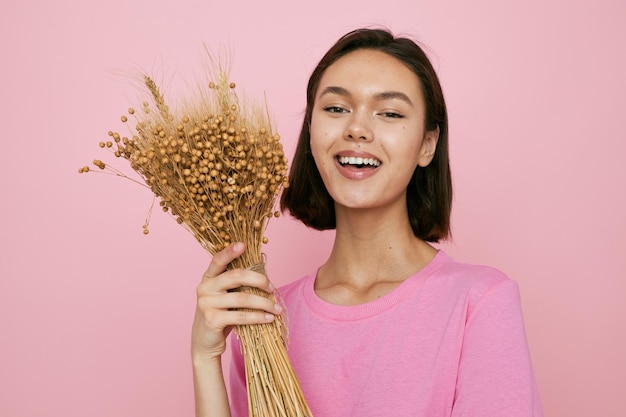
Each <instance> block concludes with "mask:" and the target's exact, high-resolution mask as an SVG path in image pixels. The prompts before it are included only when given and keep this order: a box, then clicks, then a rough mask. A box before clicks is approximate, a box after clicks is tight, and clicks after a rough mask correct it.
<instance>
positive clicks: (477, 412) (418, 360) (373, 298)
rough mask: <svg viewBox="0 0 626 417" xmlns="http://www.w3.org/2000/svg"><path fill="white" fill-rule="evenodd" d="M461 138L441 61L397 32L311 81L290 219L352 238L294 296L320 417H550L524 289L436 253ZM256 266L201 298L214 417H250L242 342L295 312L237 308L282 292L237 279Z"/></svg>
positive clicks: (238, 249) (301, 356) (340, 57)
mask: <svg viewBox="0 0 626 417" xmlns="http://www.w3.org/2000/svg"><path fill="white" fill-rule="evenodd" d="M447 123H448V122H447V111H446V106H445V101H444V97H443V94H442V91H441V86H440V84H439V80H438V78H437V75H436V73H435V71H434V69H433V67H432V65H431V64H430V62H429V60H428V58H427V56H426V55H425V54H424V52H423V51H422V50H421V49H420V48H419V47H418V46H417V45H416V44H415V43H414V42H413V41H411V40H409V39H406V38H395V37H394V36H393V35H392V34H391V33H389V32H388V31H385V30H374V29H360V30H356V31H354V32H351V33H349V34H347V35H345V36H344V37H342V38H341V39H340V40H339V41H338V42H337V43H336V44H335V45H334V46H333V47H332V48H331V49H330V50H329V51H328V52H327V53H326V55H325V56H324V57H323V58H322V60H321V61H320V63H319V64H318V66H317V67H316V69H315V70H314V72H313V74H312V75H311V78H310V80H309V85H308V89H307V107H306V114H305V118H304V122H303V126H302V131H301V134H300V138H299V142H298V145H297V149H296V154H295V156H294V159H293V163H292V167H291V173H290V187H289V188H288V189H286V190H285V192H284V193H283V196H282V199H281V205H282V208H283V209H284V210H288V211H289V212H290V213H291V215H292V216H294V217H295V218H297V219H299V220H301V221H302V222H303V223H304V224H306V225H307V226H310V227H313V228H315V229H319V230H324V229H336V237H335V242H334V246H333V248H332V251H331V253H330V256H329V258H328V260H327V261H326V262H325V263H324V264H323V265H322V266H320V268H319V269H318V270H317V271H315V272H314V273H313V274H311V275H308V276H305V277H304V278H302V279H300V280H298V281H295V282H293V283H291V284H289V285H286V286H285V287H283V288H282V289H280V293H281V296H282V298H283V299H284V302H285V305H286V308H287V309H288V313H289V324H290V329H289V332H290V345H289V355H290V358H291V361H292V364H293V366H294V369H295V371H296V373H297V375H298V378H299V380H300V384H301V386H302V389H303V392H304V394H305V397H306V398H307V401H308V403H309V406H310V407H311V410H312V412H313V415H314V416H315V417H348V416H358V417H370V416H372V417H373V416H381V417H383V416H384V417H388V416H390V415H394V416H424V417H436V416H442V417H443V416H465V417H498V416H502V417H516V416H524V417H527V416H541V415H542V411H541V405H540V401H539V397H538V394H537V390H536V386H535V381H534V377H533V371H532V367H531V362H530V359H529V353H528V347H527V342H526V336H525V332H524V324H523V319H522V314H521V308H520V302H519V291H518V287H517V285H516V283H515V282H514V281H512V280H510V279H509V278H507V277H506V276H505V275H504V274H502V273H501V272H499V271H497V270H495V269H492V268H489V267H484V266H474V265H468V264H463V263H460V262H457V261H455V260H453V259H452V258H450V257H449V256H447V255H446V254H445V253H444V252H443V251H440V250H437V249H435V248H434V247H433V246H431V244H429V242H437V241H439V240H440V239H444V238H446V237H448V235H449V220H450V208H451V200H452V186H451V179H450V170H449V166H448V125H447ZM244 250H245V248H244V247H243V244H240V243H238V244H233V245H231V246H230V247H229V248H227V249H225V250H224V251H222V252H220V253H218V254H216V255H215V256H214V258H213V259H212V262H211V264H210V265H209V268H208V269H207V271H206V273H205V274H204V277H203V280H202V283H201V284H200V285H199V287H198V303H197V313H196V318H195V321H194V326H193V334H192V355H193V365H194V378H195V380H194V382H195V389H196V407H197V415H198V416H205V415H206V416H214V417H217V416H219V417H221V416H229V415H231V412H232V415H235V416H244V415H247V400H246V388H245V375H244V369H243V359H242V358H241V354H240V353H239V350H238V348H236V349H233V365H232V370H231V374H230V375H231V378H230V380H231V390H230V391H231V398H230V404H231V405H230V406H229V401H228V397H227V394H226V388H225V386H224V380H223V373H222V369H221V365H220V363H221V360H220V359H221V355H222V353H223V352H224V350H225V347H226V337H227V335H228V333H229V331H230V329H231V328H232V326H234V325H239V324H253V323H263V322H268V321H271V320H273V317H274V314H277V313H280V312H281V308H280V306H278V305H274V304H273V303H271V302H270V301H269V300H268V299H266V298H263V297H255V296H252V295H245V294H242V293H232V292H228V290H230V289H233V288H237V287H239V286H244V285H247V286H255V287H258V288H261V289H265V290H267V291H271V290H272V289H273V288H272V286H271V284H270V282H269V281H268V279H267V278H266V277H265V276H263V275H261V274H258V273H255V272H252V271H243V270H230V271H227V272H225V271H226V266H227V264H228V263H229V262H230V261H232V260H233V259H235V258H236V257H237V256H240V255H241V254H242V253H243V251H244ZM236 308H248V309H254V310H256V311H255V312H241V311H233V310H232V309H236Z"/></svg>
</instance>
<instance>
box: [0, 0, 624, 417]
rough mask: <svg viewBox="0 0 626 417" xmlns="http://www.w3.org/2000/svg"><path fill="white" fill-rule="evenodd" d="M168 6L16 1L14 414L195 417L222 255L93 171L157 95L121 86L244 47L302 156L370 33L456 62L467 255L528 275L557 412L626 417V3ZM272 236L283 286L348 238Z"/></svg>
mask: <svg viewBox="0 0 626 417" xmlns="http://www.w3.org/2000/svg"><path fill="white" fill-rule="evenodd" d="M89 3H93V5H90V6H87V4H89ZM160 3H161V4H157V3H155V2H148V1H134V2H133V1H119V0H110V1H107V2H84V1H71V0H60V1H56V2H48V1H35V0H31V1H28V0H27V1H23V2H19V3H18V2H11V5H10V6H4V7H3V11H2V14H1V16H0V34H1V36H0V44H1V49H0V51H1V54H2V66H1V67H0V73H1V74H2V81H3V88H2V93H1V94H0V105H1V110H2V112H1V113H0V115H1V116H0V117H1V118H2V120H3V123H2V135H1V137H2V146H1V149H2V151H1V152H0V174H1V175H0V190H1V191H2V192H1V195H2V203H1V204H0V222H1V225H0V230H1V232H0V233H1V236H2V238H1V239H2V248H3V249H2V251H1V252H0V338H1V340H0V415H2V416H11V417H18V416H19V417H35V416H37V417H41V416H64V417H73V416H85V415H89V416H91V417H104V416H115V417H118V416H138V415H152V416H164V417H165V416H167V417H170V416H184V415H186V416H189V415H192V409H193V405H192V389H191V377H190V368H189V359H188V340H189V328H190V324H191V319H192V313H193V308H194V297H195V285H196V284H197V282H198V280H199V278H200V275H201V274H202V272H203V271H204V268H205V267H206V265H207V263H208V260H209V259H208V256H207V255H206V254H205V253H204V252H203V251H202V250H201V249H200V248H199V245H197V244H196V242H195V241H193V239H192V237H191V236H190V235H188V234H187V233H186V232H185V231H184V230H183V229H182V228H180V227H179V226H178V225H176V224H175V223H174V222H173V221H172V220H171V219H170V218H169V217H166V216H164V215H162V214H161V213H155V215H154V216H153V220H152V226H151V230H152V233H151V234H150V235H149V236H148V237H144V236H143V235H142V233H141V225H142V223H143V220H144V217H145V214H146V212H147V209H148V207H149V206H150V204H151V196H150V194H149V193H148V192H146V191H145V190H143V189H141V188H140V187H138V186H135V185H134V184H131V183H130V182H127V181H123V180H118V179H116V178H112V177H105V176H96V175H91V176H79V175H78V174H77V168H78V167H79V166H82V165H83V164H85V163H87V162H89V161H91V160H92V159H93V158H95V157H100V156H102V155H103V153H102V152H100V149H99V148H97V142H98V141H99V140H100V139H101V138H103V137H105V135H106V132H107V131H108V130H110V129H119V128H120V123H119V122H118V120H119V116H120V115H121V114H122V113H123V112H125V110H126V108H127V107H128V106H129V104H134V103H136V99H137V94H136V90H135V89H134V87H133V86H132V83H131V82H130V81H129V80H128V78H125V77H124V76H119V75H118V72H119V71H120V70H121V71H122V72H131V73H132V72H133V71H135V69H140V70H146V71H149V72H150V73H153V74H156V75H157V79H159V80H160V81H161V83H162V84H165V85H168V86H169V91H179V90H180V88H179V87H181V86H184V82H185V81H190V82H193V80H195V79H197V78H196V76H197V75H198V73H199V72H200V70H201V65H202V64H203V61H202V43H203V42H205V43H207V45H208V46H209V48H211V49H213V50H217V49H219V48H225V49H230V51H231V55H232V56H233V62H234V65H233V78H234V80H235V81H237V82H238V83H239V85H240V86H242V87H245V90H246V91H247V93H248V94H249V95H253V96H254V95H258V94H260V93H261V92H262V91H264V90H265V91H266V92H267V96H268V102H269V103H270V106H271V108H272V110H273V112H274V114H275V116H276V119H277V121H278V126H279V130H280V132H281V134H282V136H283V138H284V141H285V146H286V147H287V149H288V150H289V152H290V154H291V150H292V149H293V145H294V138H295V136H296V134H297V130H298V124H299V121H300V117H301V114H302V110H303V106H304V88H305V83H306V79H307V77H308V75H309V73H310V71H311V70H312V68H313V65H314V64H315V63H316V61H317V60H318V59H319V58H320V57H321V54H322V53H323V52H324V51H325V49H326V48H327V47H329V46H330V44H331V43H332V42H333V41H334V40H335V39H336V38H337V37H338V36H339V35H341V34H343V33H344V32H346V31H347V30H349V29H352V28H354V27H356V26H361V25H369V24H384V25H387V26H388V27H390V28H391V29H393V30H394V31H398V32H408V33H410V34H412V35H415V36H417V37H418V38H420V39H421V40H422V41H423V42H424V43H426V44H427V45H429V46H430V47H431V49H432V52H433V55H434V56H436V58H435V61H436V65H437V67H438V68H439V71H440V74H441V78H442V82H443V84H444V89H445V93H446V95H447V99H448V103H449V110H450V119H451V152H452V160H453V161H452V162H453V169H454V175H455V183H456V205H455V208H454V225H455V227H454V233H455V240H454V242H453V243H450V244H446V245H445V248H446V250H448V251H449V252H450V253H451V254H453V255H454V256H456V257H458V258H461V259H463V260H467V261H471V262H478V263H487V264H491V265H494V266H497V267H498V268H500V269H502V270H504V271H506V272H507V273H508V274H509V275H511V276H512V277H513V278H515V279H517V280H518V281H519V283H520V286H521V290H522V296H523V303H524V309H525V315H526V323H527V330H528V337H529V341H530V344H531V349H532V354H533V360H534V365H535V369H536V374H537V379H538V383H539V388H540V390H541V393H542V397H543V402H544V404H545V410H546V415H547V416H552V417H583V416H603V417H609V416H614V417H618V416H624V415H626V405H624V402H623V401H621V400H620V399H621V398H622V396H623V390H624V383H623V376H624V374H626V359H625V355H624V353H625V352H626V326H625V325H624V316H625V315H626V303H625V302H624V301H625V295H626V285H625V284H624V282H625V281H626V280H625V278H626V261H625V259H626V257H625V256H624V252H625V251H626V215H625V214H624V213H626V192H625V191H626V185H625V183H626V168H625V167H626V164H624V162H623V159H624V155H626V125H625V124H624V112H625V109H626V99H625V97H626V77H625V76H624V74H626V58H625V57H626V43H625V42H624V39H626V26H624V25H623V22H624V19H625V18H626V6H625V5H626V3H624V2H623V1H619V0H613V1H612V0H600V1H591V0H586V1H577V2H571V1H556V0H548V1H545V0H530V1H526V2H499V1H485V0H479V1H474V2H467V1H440V2H432V1H420V0H418V1H416V0H411V1H408V0H406V1H398V2H393V1H369V0H367V1H364V0H358V1H356V0H354V1H347V2H337V1H334V0H333V1H329V0H320V1H316V2H309V3H308V6H307V7H306V9H305V8H304V7H302V6H298V5H297V4H299V2H295V1H284V2H282V4H281V3H279V2H272V1H263V2H252V1H251V2H247V1H242V0H231V1H223V2H219V3H217V2H214V3H213V2H209V1H193V0H181V1H177V2H171V4H172V5H167V4H165V3H166V2H160ZM17 4H19V5H17ZM174 4H175V5H174ZM507 4H509V5H507ZM510 4H513V5H510ZM269 235H270V239H271V243H270V245H269V246H268V247H267V252H268V256H269V265H268V270H269V273H270V275H271V277H272V278H273V279H274V280H275V281H276V282H277V283H279V284H282V283H286V282H288V281H290V280H292V279H295V278H297V277H299V276H300V275H302V274H304V273H306V272H309V271H311V270H312V269H313V268H314V267H315V266H316V265H317V264H318V263H319V262H321V261H322V260H323V259H324V257H325V254H326V253H327V251H328V248H329V244H330V242H331V240H332V235H331V234H329V233H315V232H311V231H307V230H305V229H304V228H303V227H301V226H299V225H297V224H294V223H293V222H291V221H290V220H289V219H287V218H281V219H279V220H278V221H274V222H273V223H271V225H270V230H269ZM320 343H323V342H322V341H320Z"/></svg>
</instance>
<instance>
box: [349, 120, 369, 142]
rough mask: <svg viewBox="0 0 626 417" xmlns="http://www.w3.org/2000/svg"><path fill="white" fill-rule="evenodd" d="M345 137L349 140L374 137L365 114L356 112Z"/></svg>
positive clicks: (364, 139) (363, 139) (365, 139)
mask: <svg viewBox="0 0 626 417" xmlns="http://www.w3.org/2000/svg"><path fill="white" fill-rule="evenodd" d="M344 137H345V139H347V140H358V141H369V140H372V139H373V138H374V133H373V132H372V129H371V126H370V124H369V121H368V120H367V117H366V116H365V115H359V114H354V115H353V117H351V118H350V122H349V123H348V125H347V126H346V130H345V133H344Z"/></svg>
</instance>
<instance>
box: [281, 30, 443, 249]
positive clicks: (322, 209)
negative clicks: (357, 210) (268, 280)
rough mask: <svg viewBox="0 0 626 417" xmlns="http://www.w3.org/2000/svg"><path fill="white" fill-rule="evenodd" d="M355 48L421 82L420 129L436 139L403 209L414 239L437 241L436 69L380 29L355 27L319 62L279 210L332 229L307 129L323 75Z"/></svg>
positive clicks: (439, 111) (414, 48) (439, 106)
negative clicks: (381, 56)
mask: <svg viewBox="0 0 626 417" xmlns="http://www.w3.org/2000/svg"><path fill="white" fill-rule="evenodd" d="M358 49H375V50H379V51H382V52H385V53H387V54H389V55H391V56H393V57H394V58H396V59H398V60H400V61H401V62H403V63H404V64H405V65H406V66H407V67H409V69H411V70H412V71H413V72H414V73H415V74H416V75H417V77H418V79H419V80H420V84H421V87H422V94H423V95H424V103H425V106H426V115H425V121H424V123H425V128H426V130H434V129H436V128H437V127H439V140H438V143H437V149H436V151H435V155H434V157H433V160H432V162H431V163H430V164H429V165H428V166H426V167H420V166H418V167H417V168H416V170H415V172H414V173H413V177H412V178H411V181H410V183H409V185H408V186H407V208H408V212H409V219H410V222H411V227H412V229H413V233H414V234H415V236H417V237H419V238H420V239H422V240H425V241H428V242H438V241H439V240H440V239H445V238H447V237H448V236H449V235H450V212H451V209H452V179H451V174H450V165H449V158H448V113H447V109H446V103H445V100H444V97H443V92H442V90H441V85H440V83H439V78H438V77H437V74H436V73H435V70H434V68H433V66H432V64H431V62H430V60H429V59H428V57H427V56H426V54H425V53H424V51H423V50H422V49H421V48H420V47H419V46H418V45H417V44H416V43H415V42H414V41H412V40H410V39H408V38H404V37H394V36H393V34H392V33H391V32H390V31H388V30H384V29H365V28H363V29H357V30H354V31H352V32H349V33H347V34H346V35H344V36H343V37H341V38H340V39H339V40H338V41H337V43H335V45H333V46H332V47H331V48H330V49H329V50H328V52H327V53H326V55H324V57H323V58H322V60H321V61H320V62H319V64H318V65H317V67H316V68H315V70H314V71H313V73H312V74H311V77H310V78H309V83H308V87H307V104H306V112H305V116H304V121H303V123H302V130H301V131H300V137H299V139H298V144H297V147H296V152H295V155H294V158H293V162H292V165H291V170H290V173H289V187H288V188H286V189H285V190H284V191H283V194H282V196H281V200H280V205H281V209H282V210H283V211H285V210H288V211H289V213H290V214H291V215H292V216H293V217H295V218H296V219H299V220H300V221H302V222H303V223H304V224H305V225H306V226H308V227H312V228H314V229H317V230H327V229H334V228H335V227H336V221H335V206H334V201H333V199H332V197H331V196H330V194H329V193H328V191H327V190H326V187H325V186H324V183H323V181H322V178H321V176H320V173H319V171H318V170H317V166H316V165H315V161H314V160H313V157H312V155H311V146H310V139H311V138H310V133H309V127H310V123H311V115H312V112H313V106H314V104H315V96H316V94H317V88H318V86H319V83H320V80H321V78H322V75H323V74H324V72H325V71H326V69H327V68H328V67H330V66H331V65H332V64H333V63H334V62H335V61H337V60H338V59H339V58H341V57H342V56H344V55H346V54H348V53H350V52H353V51H355V50H358Z"/></svg>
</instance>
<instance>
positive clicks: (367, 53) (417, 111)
mask: <svg viewBox="0 0 626 417" xmlns="http://www.w3.org/2000/svg"><path fill="white" fill-rule="evenodd" d="M424 119H425V108H424V99H423V95H422V90H421V86H420V82H419V79H418V78H417V76H416V75H415V74H414V73H413V72H412V71H411V70H410V69H409V68H408V67H407V66H406V65H405V64H404V63H403V62H401V61H399V60H398V59H396V58H394V57H392V56H391V55H388V54H386V53H384V52H381V51H377V50H371V49H359V50H356V51H354V52H351V53H349V54H347V55H345V56H343V57H341V58H340V59H338V60H337V61H336V62H335V63H333V64H332V65H331V66H330V67H328V69H327V70H326V71H325V72H324V75H323V76H322V78H321V80H320V84H319V86H318V89H317V95H316V97H315V102H314V106H313V112H312V117H311V129H310V135H311V152H312V154H313V157H314V158H315V163H316V165H317V168H318V170H319V172H320V174H321V177H322V180H323V181H324V184H325V186H326V188H327V190H328V192H329V193H330V195H331V196H332V198H333V199H334V201H335V204H336V205H338V206H339V207H341V206H344V207H348V208H380V207H384V206H388V205H396V206H397V207H402V208H405V207H406V187H407V185H408V183H409V181H410V179H411V176H412V175H413V172H414V171H415V169H416V167H417V166H418V165H420V166H426V165H428V164H429V163H430V161H431V160H432V156H433V154H434V152H435V147H436V145H437V138H438V134H439V131H438V129H437V130H434V131H428V132H427V131H425V129H424ZM400 205H401V206H400Z"/></svg>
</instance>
